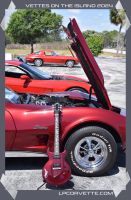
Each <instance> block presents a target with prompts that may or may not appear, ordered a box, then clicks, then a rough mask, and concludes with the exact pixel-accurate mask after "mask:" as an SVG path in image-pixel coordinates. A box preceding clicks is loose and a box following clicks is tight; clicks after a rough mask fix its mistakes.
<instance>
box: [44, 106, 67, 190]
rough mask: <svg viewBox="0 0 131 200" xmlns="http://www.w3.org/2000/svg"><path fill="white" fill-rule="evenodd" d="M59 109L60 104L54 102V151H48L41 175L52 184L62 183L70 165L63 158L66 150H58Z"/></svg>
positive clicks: (65, 179) (58, 184)
mask: <svg viewBox="0 0 131 200" xmlns="http://www.w3.org/2000/svg"><path fill="white" fill-rule="evenodd" d="M60 109H61V106H60V104H59V103H55V104H54V118H55V136H54V152H51V151H48V157H49V160H48V161H47V163H46V164H45V166H44V167H43V169H42V176H43V179H44V181H45V182H46V183H48V184H49V185H52V186H60V185H64V184H65V183H66V182H67V181H68V180H69V179H70V177H71V169H70V166H69V164H68V163H67V162H66V160H65V157H66V150H64V151H63V152H60V141H59V140H60V114H61V110H60Z"/></svg>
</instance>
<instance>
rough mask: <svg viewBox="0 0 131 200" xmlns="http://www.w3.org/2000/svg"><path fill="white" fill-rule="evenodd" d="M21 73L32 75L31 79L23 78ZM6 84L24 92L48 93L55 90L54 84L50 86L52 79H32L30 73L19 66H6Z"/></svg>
mask: <svg viewBox="0 0 131 200" xmlns="http://www.w3.org/2000/svg"><path fill="white" fill-rule="evenodd" d="M21 75H27V76H29V77H30V80H29V81H26V80H24V79H22V78H21ZM5 85H6V87H9V88H11V89H12V90H14V91H16V92H19V93H24V92H29V93H46V92H52V91H53V88H52V87H53V85H52V84H51V85H52V86H51V87H50V80H35V79H32V77H31V76H30V74H28V73H27V72H26V71H23V70H22V69H20V68H19V67H17V66H12V65H9V66H6V67H5Z"/></svg>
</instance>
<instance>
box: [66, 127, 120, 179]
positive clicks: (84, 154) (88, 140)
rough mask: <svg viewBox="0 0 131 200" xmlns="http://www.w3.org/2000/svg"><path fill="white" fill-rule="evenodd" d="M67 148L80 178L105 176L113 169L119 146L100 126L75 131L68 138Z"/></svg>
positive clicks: (74, 169)
mask: <svg viewBox="0 0 131 200" xmlns="http://www.w3.org/2000/svg"><path fill="white" fill-rule="evenodd" d="M89 145H90V151H89ZM96 145H97V146H96ZM65 148H66V150H67V161H68V162H69V164H70V166H71V169H72V171H73V172H74V173H75V174H77V175H80V176H94V177H95V176H101V175H104V174H105V173H107V172H108V171H109V170H110V169H112V167H113V166H114V164H115V162H116V158H117V144H116V142H115V140H114V138H113V136H112V135H111V133H110V132H109V131H107V130H106V129H104V128H101V127H98V126H89V127H84V128H81V129H79V130H77V131H75V132H74V133H73V134H72V135H71V136H70V137H69V138H68V140H67V142H66V144H65ZM93 148H94V150H93ZM95 148H96V150H95ZM79 150H80V151H79Z"/></svg>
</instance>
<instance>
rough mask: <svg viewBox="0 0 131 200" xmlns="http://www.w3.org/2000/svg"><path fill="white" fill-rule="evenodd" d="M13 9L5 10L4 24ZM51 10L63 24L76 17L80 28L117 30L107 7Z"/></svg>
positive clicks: (100, 30)
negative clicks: (61, 18)
mask: <svg viewBox="0 0 131 200" xmlns="http://www.w3.org/2000/svg"><path fill="white" fill-rule="evenodd" d="M14 11H15V9H14V10H11V9H9V10H6V15H5V26H6V27H7V24H8V21H9V19H10V16H11V14H12V13H13V12H14ZM52 12H55V13H56V14H60V15H62V16H63V25H65V26H66V25H67V24H68V23H69V18H74V17H75V18H76V20H77V22H78V24H79V26H80V29H81V30H82V31H85V30H95V31H98V32H102V31H105V30H106V31H111V30H119V26H115V25H114V24H112V23H111V22H110V17H109V15H110V10H109V9H52Z"/></svg>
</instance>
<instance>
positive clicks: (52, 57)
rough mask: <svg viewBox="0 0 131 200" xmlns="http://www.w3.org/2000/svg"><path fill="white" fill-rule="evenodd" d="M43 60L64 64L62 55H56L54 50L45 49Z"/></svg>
mask: <svg viewBox="0 0 131 200" xmlns="http://www.w3.org/2000/svg"><path fill="white" fill-rule="evenodd" d="M44 62H47V63H56V64H57V63H58V64H60V63H61V64H64V60H63V59H62V56H59V55H56V54H55V52H54V51H45V58H44Z"/></svg>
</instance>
